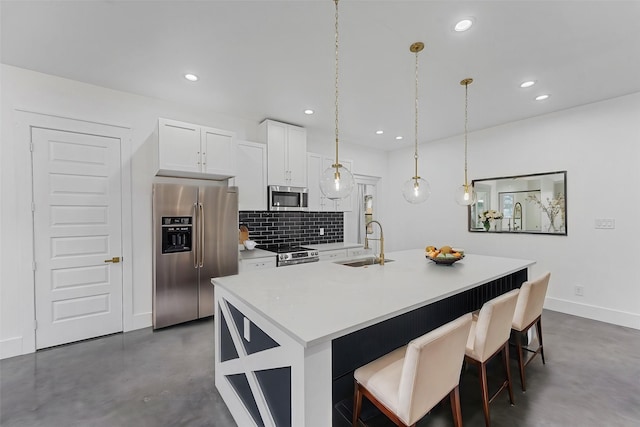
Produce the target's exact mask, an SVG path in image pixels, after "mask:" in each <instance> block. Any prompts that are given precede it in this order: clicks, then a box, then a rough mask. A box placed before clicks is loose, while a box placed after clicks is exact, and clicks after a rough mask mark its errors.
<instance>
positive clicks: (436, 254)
mask: <svg viewBox="0 0 640 427" xmlns="http://www.w3.org/2000/svg"><path fill="white" fill-rule="evenodd" d="M425 249H426V254H425V255H426V257H427V258H429V259H430V260H431V261H433V262H435V263H436V264H448V265H450V264H453V263H454V262H456V261H459V260H461V259H462V258H464V253H461V252H459V251H457V250H455V249H453V248H452V247H451V246H442V247H441V248H440V249H437V248H436V247H435V246H427V247H426V248H425Z"/></svg>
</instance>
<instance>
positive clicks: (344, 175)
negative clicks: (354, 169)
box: [320, 165, 356, 200]
mask: <svg viewBox="0 0 640 427" xmlns="http://www.w3.org/2000/svg"><path fill="white" fill-rule="evenodd" d="M355 183H356V182H355V179H353V175H352V174H351V172H349V169H347V168H345V167H344V166H342V165H338V168H337V170H336V167H335V166H330V167H328V168H327V169H326V170H325V171H324V172H322V176H320V190H321V191H322V194H324V195H325V196H326V197H327V198H328V199H331V200H337V199H344V198H345V197H348V196H349V195H350V194H351V191H352V190H353V187H354V186H355Z"/></svg>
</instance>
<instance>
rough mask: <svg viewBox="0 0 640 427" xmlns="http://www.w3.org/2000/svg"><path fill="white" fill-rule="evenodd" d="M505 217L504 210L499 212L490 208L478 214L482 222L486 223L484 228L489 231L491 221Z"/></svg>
mask: <svg viewBox="0 0 640 427" xmlns="http://www.w3.org/2000/svg"><path fill="white" fill-rule="evenodd" d="M503 217H504V215H502V212H498V211H496V210H493V209H490V210H488V211H484V212H482V215H478V218H479V219H480V222H482V225H484V229H485V230H487V231H489V228H490V227H491V222H492V221H495V220H498V219H502V218H503Z"/></svg>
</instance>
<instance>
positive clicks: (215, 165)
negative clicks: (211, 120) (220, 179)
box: [200, 127, 236, 176]
mask: <svg viewBox="0 0 640 427" xmlns="http://www.w3.org/2000/svg"><path fill="white" fill-rule="evenodd" d="M200 137H201V149H202V150H201V152H202V172H203V173H205V174H206V175H219V176H235V175H236V145H235V134H234V133H233V132H229V131H225V130H220V129H213V128H207V127H203V128H202V129H201V134H200Z"/></svg>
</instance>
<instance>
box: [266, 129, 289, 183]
mask: <svg viewBox="0 0 640 427" xmlns="http://www.w3.org/2000/svg"><path fill="white" fill-rule="evenodd" d="M266 127H267V128H266V132H267V138H266V141H267V163H268V165H267V174H268V182H269V185H289V182H288V177H289V173H288V169H287V125H285V124H283V123H278V122H273V121H270V120H269V121H267V122H266Z"/></svg>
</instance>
